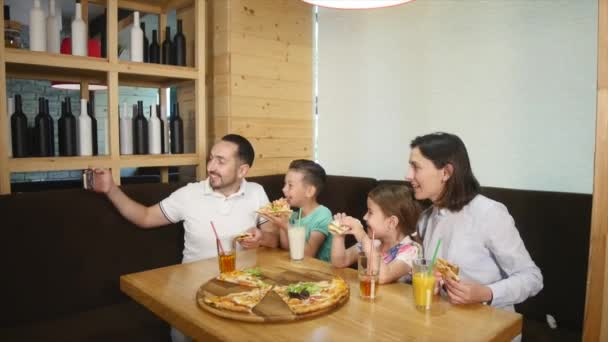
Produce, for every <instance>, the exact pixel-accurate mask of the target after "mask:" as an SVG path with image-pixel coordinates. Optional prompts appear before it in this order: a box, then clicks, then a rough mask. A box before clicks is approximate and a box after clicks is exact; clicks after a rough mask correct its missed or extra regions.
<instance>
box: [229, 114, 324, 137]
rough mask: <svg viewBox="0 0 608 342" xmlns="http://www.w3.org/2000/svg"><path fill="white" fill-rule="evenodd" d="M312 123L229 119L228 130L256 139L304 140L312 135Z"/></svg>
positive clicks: (304, 121) (306, 121)
mask: <svg viewBox="0 0 608 342" xmlns="http://www.w3.org/2000/svg"><path fill="white" fill-rule="evenodd" d="M312 126H313V123H312V121H310V120H291V119H275V120H268V119H264V118H262V119H251V118H242V117H235V116H233V117H231V120H230V129H231V131H232V132H233V133H237V134H240V135H243V136H251V137H258V138H270V139H274V138H287V139H289V138H306V139H310V137H311V136H312V133H313V127H312Z"/></svg>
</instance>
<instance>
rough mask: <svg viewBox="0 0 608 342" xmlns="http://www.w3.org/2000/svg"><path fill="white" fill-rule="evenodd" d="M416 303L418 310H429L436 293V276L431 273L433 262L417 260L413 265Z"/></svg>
mask: <svg viewBox="0 0 608 342" xmlns="http://www.w3.org/2000/svg"><path fill="white" fill-rule="evenodd" d="M413 266H414V269H413V274H414V276H413V286H414V302H415V303H416V308H417V309H418V310H423V311H424V310H429V309H430V308H431V303H432V302H433V292H434V291H435V275H434V274H433V272H431V273H429V269H430V267H431V260H429V259H416V260H414V263H413Z"/></svg>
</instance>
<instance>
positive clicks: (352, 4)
mask: <svg viewBox="0 0 608 342" xmlns="http://www.w3.org/2000/svg"><path fill="white" fill-rule="evenodd" d="M302 1H304V2H307V3H309V4H311V5H315V6H320V7H329V8H336V9H369V8H381V7H390V6H397V5H401V4H405V3H407V2H410V1H413V0H302Z"/></svg>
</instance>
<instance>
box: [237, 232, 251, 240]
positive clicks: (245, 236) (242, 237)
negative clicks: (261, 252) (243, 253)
mask: <svg viewBox="0 0 608 342" xmlns="http://www.w3.org/2000/svg"><path fill="white" fill-rule="evenodd" d="M252 237H253V234H251V233H249V232H244V233H241V234H239V235H237V236H236V237H235V238H234V239H235V240H236V241H243V240H245V239H249V238H252Z"/></svg>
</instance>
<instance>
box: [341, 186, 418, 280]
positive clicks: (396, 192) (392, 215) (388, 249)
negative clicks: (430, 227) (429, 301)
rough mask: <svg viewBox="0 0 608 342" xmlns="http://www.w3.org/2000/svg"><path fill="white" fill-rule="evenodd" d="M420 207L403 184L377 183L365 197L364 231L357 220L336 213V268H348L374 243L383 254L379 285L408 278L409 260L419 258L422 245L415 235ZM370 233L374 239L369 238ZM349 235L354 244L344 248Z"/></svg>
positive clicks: (410, 264) (367, 251) (409, 273)
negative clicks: (366, 228) (352, 237)
mask: <svg viewBox="0 0 608 342" xmlns="http://www.w3.org/2000/svg"><path fill="white" fill-rule="evenodd" d="M419 215H420V207H419V206H418V204H417V203H416V202H415V201H414V199H413V197H412V193H411V192H410V191H409V190H408V188H407V187H405V186H403V185H380V186H377V187H376V188H374V189H373V190H372V191H370V193H369V194H368V196H367V213H366V214H365V216H364V217H363V219H364V220H365V222H366V223H367V226H368V231H367V233H366V232H365V230H364V229H363V225H362V224H361V222H360V221H359V220H357V219H356V218H353V217H351V216H347V215H345V214H344V213H340V214H336V215H335V216H334V222H335V223H337V224H338V225H340V226H341V228H342V229H340V230H333V229H332V230H331V232H332V234H334V238H333V241H332V248H331V263H332V265H334V266H335V267H348V266H349V265H351V264H353V263H355V262H356V261H357V257H358V255H359V253H360V252H364V253H366V254H367V253H369V251H370V246H371V244H372V243H373V244H374V246H375V247H376V249H375V250H376V251H379V252H380V253H381V255H382V260H383V262H382V263H381V265H380V273H379V282H380V283H381V284H385V283H391V282H394V281H408V280H409V279H411V271H412V261H413V260H414V259H417V258H420V257H422V247H421V246H420V244H418V242H417V241H416V240H417V237H416V233H415V232H416V222H417V221H418V217H419ZM372 232H373V234H374V238H375V239H376V240H375V241H374V242H372V240H371V236H372ZM346 234H352V235H354V237H355V239H357V242H358V243H357V244H356V245H354V246H352V247H350V248H348V249H345V247H344V242H345V239H344V237H345V235H346Z"/></svg>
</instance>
